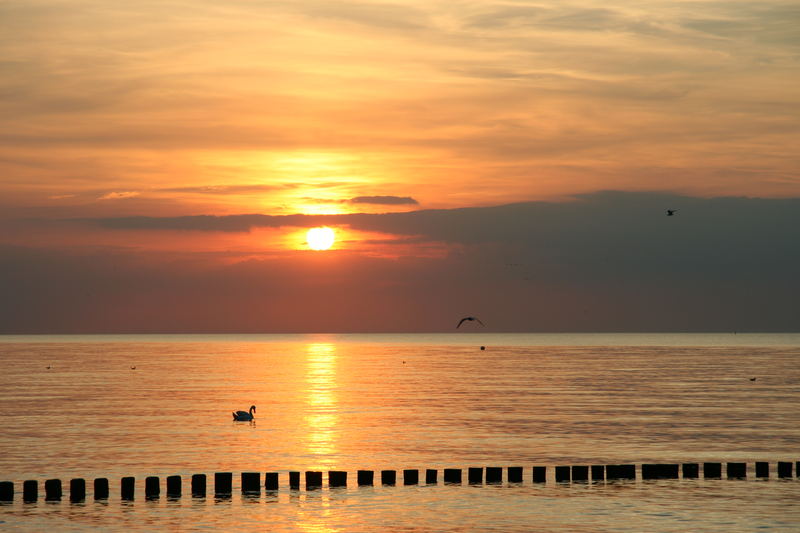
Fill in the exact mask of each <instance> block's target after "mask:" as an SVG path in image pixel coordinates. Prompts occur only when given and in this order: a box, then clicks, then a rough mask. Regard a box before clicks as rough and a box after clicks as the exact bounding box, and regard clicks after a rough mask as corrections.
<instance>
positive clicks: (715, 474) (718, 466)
mask: <svg viewBox="0 0 800 533" xmlns="http://www.w3.org/2000/svg"><path fill="white" fill-rule="evenodd" d="M703 477H704V478H706V479H720V478H722V463H703Z"/></svg>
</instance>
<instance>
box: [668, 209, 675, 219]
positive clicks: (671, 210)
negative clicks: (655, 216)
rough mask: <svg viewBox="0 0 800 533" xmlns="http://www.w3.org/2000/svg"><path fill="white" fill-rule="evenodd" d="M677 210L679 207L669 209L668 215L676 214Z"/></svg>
mask: <svg viewBox="0 0 800 533" xmlns="http://www.w3.org/2000/svg"><path fill="white" fill-rule="evenodd" d="M675 211H677V209H667V216H668V217H671V216H674V215H675Z"/></svg>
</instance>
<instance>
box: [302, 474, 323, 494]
mask: <svg viewBox="0 0 800 533" xmlns="http://www.w3.org/2000/svg"><path fill="white" fill-rule="evenodd" d="M320 488H322V472H317V471H307V472H306V490H315V489H320Z"/></svg>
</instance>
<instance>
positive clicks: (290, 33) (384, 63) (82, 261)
mask: <svg viewBox="0 0 800 533" xmlns="http://www.w3.org/2000/svg"><path fill="white" fill-rule="evenodd" d="M799 23H800V7H799V6H798V5H797V3H796V2H793V1H777V0H764V1H759V2H752V1H748V2H741V1H735V0H734V1H694V0H692V1H675V0H672V1H663V2H662V1H658V0H654V1H650V2H645V3H632V2H622V1H614V0H609V1H604V2H598V1H591V0H587V1H582V2H570V1H559V2H554V1H538V2H533V1H504V2H495V1H490V0H483V1H458V0H449V1H447V2H444V1H438V0H426V1H425V2H422V1H416V0H409V1H405V2H394V3H392V2H383V1H378V2H373V1H361V2H329V1H320V0H293V1H291V2H282V1H279V0H278V1H268V2H267V1H257V0H248V1H244V0H231V1H227V2H224V3H220V2H212V1H210V0H208V1H207V0H192V1H177V0H176V1H163V0H162V1H158V2H149V1H144V0H143V1H140V2H135V3H112V2H106V1H100V0H97V1H94V0H6V1H4V2H2V3H0V94H1V95H2V98H0V295H2V298H0V333H69V332H75V333H92V332H97V333H110V332H126V333H128V332H131V333H135V332H238V331H241V332H318V331H319V332H322V331H324V332H337V331H341V332H371V331H375V332H384V331H385V332H394V331H411V332H413V331H425V332H427V331H451V330H452V329H453V328H454V326H455V324H456V323H457V322H458V319H460V318H461V317H462V316H466V315H474V316H478V317H480V318H481V319H482V320H483V322H484V323H485V324H486V328H485V330H487V331H735V330H738V331H748V330H752V331H800V313H799V312H798V308H797V304H796V302H797V301H799V300H800V282H798V280H797V279H796V278H797V276H796V275H795V273H796V272H798V271H800V230H798V228H800V215H798V213H800V209H798V208H800V165H799V164H798V163H799V159H800V155H798V154H800V151H799V150H797V146H798V144H800V143H799V142H798V141H800V120H798V119H799V118H800V116H798V115H800V91H798V90H797V87H798V86H800V68H798V67H799V66H800V34H798V32H797V27H798V24H799ZM666 209H677V211H676V213H675V215H674V216H671V217H667V216H666V214H665V212H666ZM315 226H329V227H331V228H333V229H334V231H335V234H336V242H335V244H334V245H333V247H332V248H331V249H329V250H325V251H314V250H311V249H309V246H308V243H307V242H306V231H307V230H308V229H309V228H312V227H315ZM468 326H469V328H470V331H480V330H481V329H480V326H479V325H476V324H474V323H470V324H468Z"/></svg>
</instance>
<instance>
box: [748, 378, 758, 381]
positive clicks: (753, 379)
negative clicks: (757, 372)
mask: <svg viewBox="0 0 800 533" xmlns="http://www.w3.org/2000/svg"><path fill="white" fill-rule="evenodd" d="M756 379H758V378H750V381H755V380H756Z"/></svg>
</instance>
